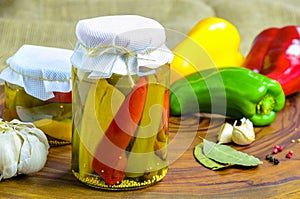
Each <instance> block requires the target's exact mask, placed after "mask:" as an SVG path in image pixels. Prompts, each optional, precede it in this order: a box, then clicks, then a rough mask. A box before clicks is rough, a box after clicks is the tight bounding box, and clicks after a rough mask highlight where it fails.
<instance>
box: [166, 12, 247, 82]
mask: <svg viewBox="0 0 300 199" xmlns="http://www.w3.org/2000/svg"><path fill="white" fill-rule="evenodd" d="M240 41H241V38H240V34H239V32H238V30H237V28H236V27H235V26H234V25H233V24H232V23H230V22H229V21H227V20H225V19H222V18H218V17H208V18H205V19H203V20H200V21H199V22H198V23H197V24H196V25H195V26H194V27H193V28H192V29H191V30H190V32H189V33H188V35H187V37H186V38H185V39H184V40H182V41H181V42H180V43H179V44H178V45H177V46H176V47H175V48H174V49H173V50H172V51H173V53H174V55H175V56H174V59H173V60H172V62H171V64H170V66H171V69H172V72H171V82H174V81H175V80H177V79H179V78H180V77H183V76H187V75H189V74H191V73H194V72H197V71H201V70H204V69H208V68H212V67H226V66H231V67H232V66H241V65H242V63H243V61H244V56H243V55H242V54H241V52H240V51H239V48H240Z"/></svg>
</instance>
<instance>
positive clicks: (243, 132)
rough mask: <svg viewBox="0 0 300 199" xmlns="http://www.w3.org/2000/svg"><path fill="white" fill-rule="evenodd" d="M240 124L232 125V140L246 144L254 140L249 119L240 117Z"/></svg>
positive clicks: (239, 143)
mask: <svg viewBox="0 0 300 199" xmlns="http://www.w3.org/2000/svg"><path fill="white" fill-rule="evenodd" d="M241 122H242V123H241V125H240V126H237V125H236V121H235V123H234V125H233V132H232V141H233V142H234V143H236V144H238V145H248V144H251V143H252V142H253V141H254V140H255V132H254V128H253V124H252V122H251V121H250V120H248V119H245V118H242V119H241Z"/></svg>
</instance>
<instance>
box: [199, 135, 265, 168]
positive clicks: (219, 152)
mask: <svg viewBox="0 0 300 199" xmlns="http://www.w3.org/2000/svg"><path fill="white" fill-rule="evenodd" d="M203 154H204V155H205V156H207V157H208V158H210V159H213V160H214V161H217V162H219V163H222V164H229V165H242V166H257V165H259V164H262V161H260V160H259V159H258V158H256V157H254V156H252V155H248V154H247V153H243V152H241V151H238V150H235V149H234V148H232V147H230V146H227V145H222V144H216V143H214V142H211V141H208V140H206V139H204V140H203Z"/></svg>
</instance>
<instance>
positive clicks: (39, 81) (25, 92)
mask: <svg viewBox="0 0 300 199" xmlns="http://www.w3.org/2000/svg"><path fill="white" fill-rule="evenodd" d="M72 52H73V51H71V50H67V49H61V48H53V47H45V46H35V45H23V46H22V47H21V48H20V49H19V50H18V51H17V52H16V53H15V54H14V55H13V56H11V57H10V58H8V59H7V64H8V67H6V68H5V69H4V70H3V71H2V72H1V74H0V78H1V79H3V80H4V81H5V87H4V88H5V89H4V91H5V103H4V112H3V119H4V120H6V121H11V120H13V119H19V120H21V121H22V122H32V123H33V124H34V125H35V126H36V127H37V128H39V129H41V130H42V131H43V132H44V133H45V134H46V135H47V137H48V141H49V144H50V146H57V145H64V144H70V143H71V136H72V91H71V90H72V65H71V62H70V57H71V55H72Z"/></svg>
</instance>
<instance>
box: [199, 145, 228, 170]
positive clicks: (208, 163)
mask: <svg viewBox="0 0 300 199" xmlns="http://www.w3.org/2000/svg"><path fill="white" fill-rule="evenodd" d="M202 150H203V143H200V144H198V145H197V146H196V147H195V149H194V156H195V158H196V159H197V160H198V161H199V162H200V163H201V164H202V165H203V166H205V167H207V168H209V169H212V170H218V169H222V168H224V167H228V166H229V165H228V164H220V163H218V162H216V161H214V160H212V159H210V158H208V157H207V156H205V155H204V154H203V151H202Z"/></svg>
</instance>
